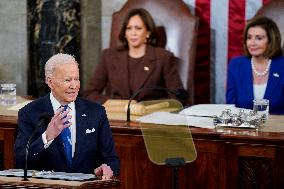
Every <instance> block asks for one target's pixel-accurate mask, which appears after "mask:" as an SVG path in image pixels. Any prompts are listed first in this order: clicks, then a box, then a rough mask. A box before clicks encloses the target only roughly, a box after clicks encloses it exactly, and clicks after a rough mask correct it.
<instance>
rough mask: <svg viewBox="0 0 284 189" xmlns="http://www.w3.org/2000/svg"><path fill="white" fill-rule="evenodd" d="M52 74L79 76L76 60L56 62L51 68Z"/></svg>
mask: <svg viewBox="0 0 284 189" xmlns="http://www.w3.org/2000/svg"><path fill="white" fill-rule="evenodd" d="M53 75H54V76H61V77H77V76H79V66H78V64H77V63H76V62H71V63H70V62H69V63H61V64H57V65H56V66H55V67H54V70H53Z"/></svg>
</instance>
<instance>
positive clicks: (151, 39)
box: [119, 8, 157, 48]
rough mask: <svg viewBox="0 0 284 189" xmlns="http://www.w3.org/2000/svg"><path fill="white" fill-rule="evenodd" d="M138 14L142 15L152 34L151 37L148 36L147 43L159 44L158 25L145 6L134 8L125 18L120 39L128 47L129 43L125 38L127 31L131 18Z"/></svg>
mask: <svg viewBox="0 0 284 189" xmlns="http://www.w3.org/2000/svg"><path fill="white" fill-rule="evenodd" d="M136 15H138V16H140V18H141V19H142V21H143V23H144V24H145V26H146V29H147V31H149V32H150V36H149V38H147V44H150V45H153V46H155V45H156V44H157V37H156V35H157V34H156V25H155V22H154V20H153V18H152V16H151V15H150V13H149V12H148V11H147V10H145V9H143V8H139V9H132V10H130V11H129V12H128V14H127V15H126V17H125V18H124V21H123V24H122V27H121V29H120V32H119V40H120V41H121V42H122V43H123V46H124V47H125V48H128V43H127V40H126V38H125V31H126V27H127V25H128V22H129V20H130V18H131V17H133V16H136Z"/></svg>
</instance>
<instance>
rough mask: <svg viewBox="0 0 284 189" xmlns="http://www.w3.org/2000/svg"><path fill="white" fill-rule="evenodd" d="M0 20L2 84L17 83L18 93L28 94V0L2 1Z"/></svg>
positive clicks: (0, 81) (0, 3)
mask: <svg viewBox="0 0 284 189" xmlns="http://www.w3.org/2000/svg"><path fill="white" fill-rule="evenodd" d="M0 18H1V19H0V45H1V50H0V83H4V82H13V83H16V84H17V93H18V94H27V83H28V82H27V81H28V79H27V66H28V63H27V62H28V58H27V54H28V46H27V7H26V0H1V1H0Z"/></svg>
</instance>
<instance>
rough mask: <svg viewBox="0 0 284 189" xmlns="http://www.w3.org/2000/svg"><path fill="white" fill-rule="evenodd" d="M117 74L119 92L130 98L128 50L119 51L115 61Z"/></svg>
mask: <svg viewBox="0 0 284 189" xmlns="http://www.w3.org/2000/svg"><path fill="white" fill-rule="evenodd" d="M113 64H114V66H115V68H116V69H115V72H114V73H115V74H117V75H119V78H120V79H119V81H116V82H117V86H119V87H118V90H120V93H122V94H124V95H122V96H130V87H129V74H128V50H117V54H116V61H115V60H114V63H113Z"/></svg>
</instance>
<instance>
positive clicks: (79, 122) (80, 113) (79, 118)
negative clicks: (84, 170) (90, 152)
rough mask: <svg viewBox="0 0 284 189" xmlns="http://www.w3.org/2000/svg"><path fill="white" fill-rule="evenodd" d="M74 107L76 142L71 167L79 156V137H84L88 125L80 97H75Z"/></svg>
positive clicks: (80, 146)
mask: <svg viewBox="0 0 284 189" xmlns="http://www.w3.org/2000/svg"><path fill="white" fill-rule="evenodd" d="M75 108H76V144H75V145H76V146H75V153H74V157H73V162H72V166H73V167H74V166H76V162H77V160H78V158H79V156H78V154H80V150H81V148H82V145H81V139H83V138H84V135H85V131H86V129H87V127H86V126H88V125H89V124H88V123H86V121H88V119H87V114H86V113H87V111H86V108H87V107H85V106H84V104H83V103H82V101H81V100H80V98H77V100H76V101H75Z"/></svg>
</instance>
